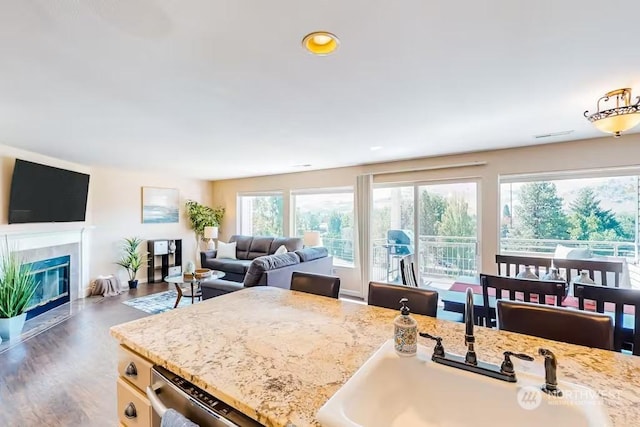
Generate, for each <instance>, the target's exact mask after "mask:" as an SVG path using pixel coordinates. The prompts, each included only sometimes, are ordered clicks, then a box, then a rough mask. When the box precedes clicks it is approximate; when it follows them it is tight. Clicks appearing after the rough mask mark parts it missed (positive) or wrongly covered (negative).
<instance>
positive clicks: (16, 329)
mask: <svg viewBox="0 0 640 427" xmlns="http://www.w3.org/2000/svg"><path fill="white" fill-rule="evenodd" d="M26 320H27V313H22V314H21V315H19V316H15V317H9V318H8V319H7V318H4V317H3V318H0V337H1V338H2V339H3V340H11V339H13V338H17V337H19V336H20V334H21V333H22V328H23V327H24V322H25V321H26Z"/></svg>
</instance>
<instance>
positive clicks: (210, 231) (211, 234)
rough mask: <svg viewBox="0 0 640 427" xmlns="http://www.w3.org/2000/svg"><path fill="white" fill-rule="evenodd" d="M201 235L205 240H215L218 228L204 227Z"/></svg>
mask: <svg viewBox="0 0 640 427" xmlns="http://www.w3.org/2000/svg"><path fill="white" fill-rule="evenodd" d="M203 235H204V238H205V239H217V238H218V227H205V228H204V234H203Z"/></svg>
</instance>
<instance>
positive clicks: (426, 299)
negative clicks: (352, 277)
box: [367, 282, 438, 317]
mask: <svg viewBox="0 0 640 427" xmlns="http://www.w3.org/2000/svg"><path fill="white" fill-rule="evenodd" d="M401 298H406V299H408V300H409V302H408V303H407V305H408V306H409V308H410V309H411V312H412V313H415V314H423V315H425V316H431V317H437V312H438V292H436V291H432V290H427V289H420V288H412V287H409V286H402V285H395V284H392V283H381V282H369V298H368V299H367V303H368V304H369V305H375V306H376V307H383V308H390V309H393V310H399V309H400V302H399V301H400V299H401Z"/></svg>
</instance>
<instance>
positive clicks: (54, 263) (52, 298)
mask: <svg viewBox="0 0 640 427" xmlns="http://www.w3.org/2000/svg"><path fill="white" fill-rule="evenodd" d="M70 263H71V256H69V255H64V256H59V257H55V258H48V259H44V260H40V261H34V262H30V263H25V264H24V266H25V267H27V268H30V269H31V274H32V275H33V276H34V280H35V283H37V286H36V292H35V294H34V295H33V297H32V298H31V301H29V305H28V308H27V319H31V318H33V317H35V316H37V315H39V314H42V313H44V312H45V311H49V310H51V309H53V308H55V307H58V306H60V305H62V304H65V303H67V302H69V300H70V298H69V296H70V295H69V272H70Z"/></svg>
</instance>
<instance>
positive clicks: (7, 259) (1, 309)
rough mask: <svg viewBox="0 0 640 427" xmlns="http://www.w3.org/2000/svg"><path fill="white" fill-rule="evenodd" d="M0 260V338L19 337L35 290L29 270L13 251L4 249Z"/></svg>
mask: <svg viewBox="0 0 640 427" xmlns="http://www.w3.org/2000/svg"><path fill="white" fill-rule="evenodd" d="M1 257H2V259H1V260H0V337H2V338H3V339H7V340H10V339H12V338H14V337H16V336H19V335H20V333H21V332H22V328H23V327H24V322H25V320H26V318H27V313H25V310H26V309H27V308H28V306H29V302H30V301H31V298H33V295H34V293H35V292H36V289H37V285H38V284H37V283H36V281H35V278H34V276H33V275H32V274H31V269H30V268H28V267H25V266H24V265H23V263H22V259H21V258H20V257H19V256H18V255H17V254H16V253H15V252H13V251H10V250H8V249H5V251H4V253H3V254H2V255H1Z"/></svg>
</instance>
